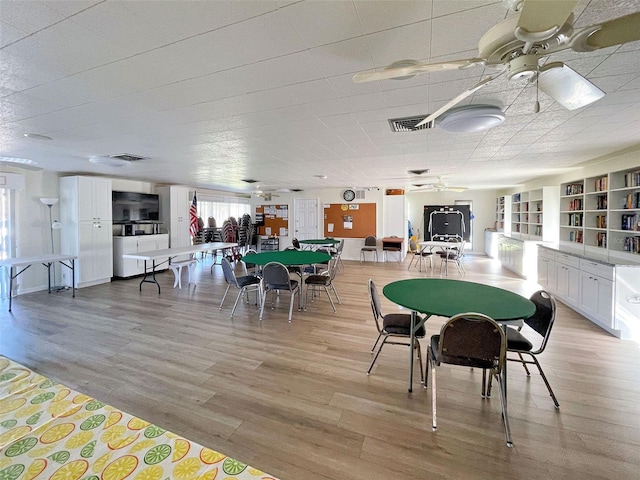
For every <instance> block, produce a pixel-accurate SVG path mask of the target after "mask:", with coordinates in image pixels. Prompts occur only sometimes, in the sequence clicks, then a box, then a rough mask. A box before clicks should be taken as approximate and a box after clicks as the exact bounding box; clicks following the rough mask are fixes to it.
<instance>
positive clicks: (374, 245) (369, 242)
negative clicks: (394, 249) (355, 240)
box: [360, 235, 378, 262]
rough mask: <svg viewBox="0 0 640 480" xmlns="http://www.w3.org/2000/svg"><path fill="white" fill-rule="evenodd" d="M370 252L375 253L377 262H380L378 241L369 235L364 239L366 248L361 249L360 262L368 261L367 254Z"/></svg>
mask: <svg viewBox="0 0 640 480" xmlns="http://www.w3.org/2000/svg"><path fill="white" fill-rule="evenodd" d="M368 252H373V253H375V257H376V262H377V261H378V240H377V239H376V237H374V236H373V235H369V236H368V237H367V238H365V239H364V247H362V248H361V249H360V261H361V262H364V261H365V260H366V257H365V254H366V253H368Z"/></svg>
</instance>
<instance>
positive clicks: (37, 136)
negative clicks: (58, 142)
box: [23, 133, 53, 140]
mask: <svg viewBox="0 0 640 480" xmlns="http://www.w3.org/2000/svg"><path fill="white" fill-rule="evenodd" d="M23 135H24V136H25V137H27V138H32V139H34V140H53V138H51V137H47V136H46V135H40V134H39V133H25V134H23Z"/></svg>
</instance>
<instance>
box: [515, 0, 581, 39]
mask: <svg viewBox="0 0 640 480" xmlns="http://www.w3.org/2000/svg"><path fill="white" fill-rule="evenodd" d="M577 3H578V2H577V0H525V2H524V5H523V7H522V12H521V13H520V18H519V19H518V27H517V28H516V31H515V35H516V38H518V39H519V40H522V41H523V42H527V43H530V42H531V43H533V42H541V41H543V40H546V39H548V38H551V37H552V36H553V35H555V34H556V33H557V32H558V31H559V30H560V28H562V26H563V25H564V24H565V22H566V21H567V19H568V18H569V15H571V13H573V9H574V8H575V6H576V4H577Z"/></svg>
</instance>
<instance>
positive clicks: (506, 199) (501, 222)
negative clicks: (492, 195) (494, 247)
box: [496, 195, 511, 234]
mask: <svg viewBox="0 0 640 480" xmlns="http://www.w3.org/2000/svg"><path fill="white" fill-rule="evenodd" d="M496 231H498V232H501V233H506V234H509V233H511V195H502V196H500V197H497V198H496Z"/></svg>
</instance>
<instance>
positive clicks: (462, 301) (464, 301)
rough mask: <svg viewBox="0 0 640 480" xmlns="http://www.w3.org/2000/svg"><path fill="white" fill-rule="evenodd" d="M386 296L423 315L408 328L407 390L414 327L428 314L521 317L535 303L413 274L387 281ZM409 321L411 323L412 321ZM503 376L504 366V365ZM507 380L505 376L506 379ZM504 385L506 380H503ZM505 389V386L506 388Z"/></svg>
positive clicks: (499, 319)
mask: <svg viewBox="0 0 640 480" xmlns="http://www.w3.org/2000/svg"><path fill="white" fill-rule="evenodd" d="M382 293H383V294H384V296H385V297H387V298H388V299H389V300H391V301H392V302H393V303H396V304H398V305H401V306H403V307H405V308H408V309H409V310H411V312H412V313H411V315H412V316H414V317H415V315H416V312H420V313H423V314H425V315H426V317H425V318H424V320H423V321H421V322H419V323H417V324H415V327H414V328H413V329H412V330H411V349H410V354H409V358H410V360H409V367H410V368H409V391H410V392H411V390H412V387H413V345H414V342H415V335H414V333H415V330H417V329H418V328H420V327H421V326H422V325H424V322H425V321H426V320H427V319H428V318H429V317H430V316H431V315H438V316H441V317H453V316H454V315H457V314H459V313H465V312H476V313H482V314H484V315H487V316H489V317H491V318H493V319H494V320H496V321H497V322H502V323H504V322H508V321H509V320H521V319H523V318H528V317H530V316H531V315H533V314H534V313H535V311H536V307H535V305H534V304H533V302H532V301H531V300H529V299H528V298H525V297H523V296H521V295H518V294H517V293H513V292H510V291H508V290H504V289H502V288H498V287H492V286H490V285H484V284H482V283H474V282H466V281H463V280H453V279H448V278H412V279H408V280H399V281H397V282H392V283H389V284H388V285H385V287H384V288H383V289H382ZM412 325H414V323H413V322H412ZM503 373H504V375H505V377H506V368H505V369H504V372H503ZM505 380H506V379H505ZM505 386H506V381H505ZM505 391H506V388H505Z"/></svg>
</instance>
